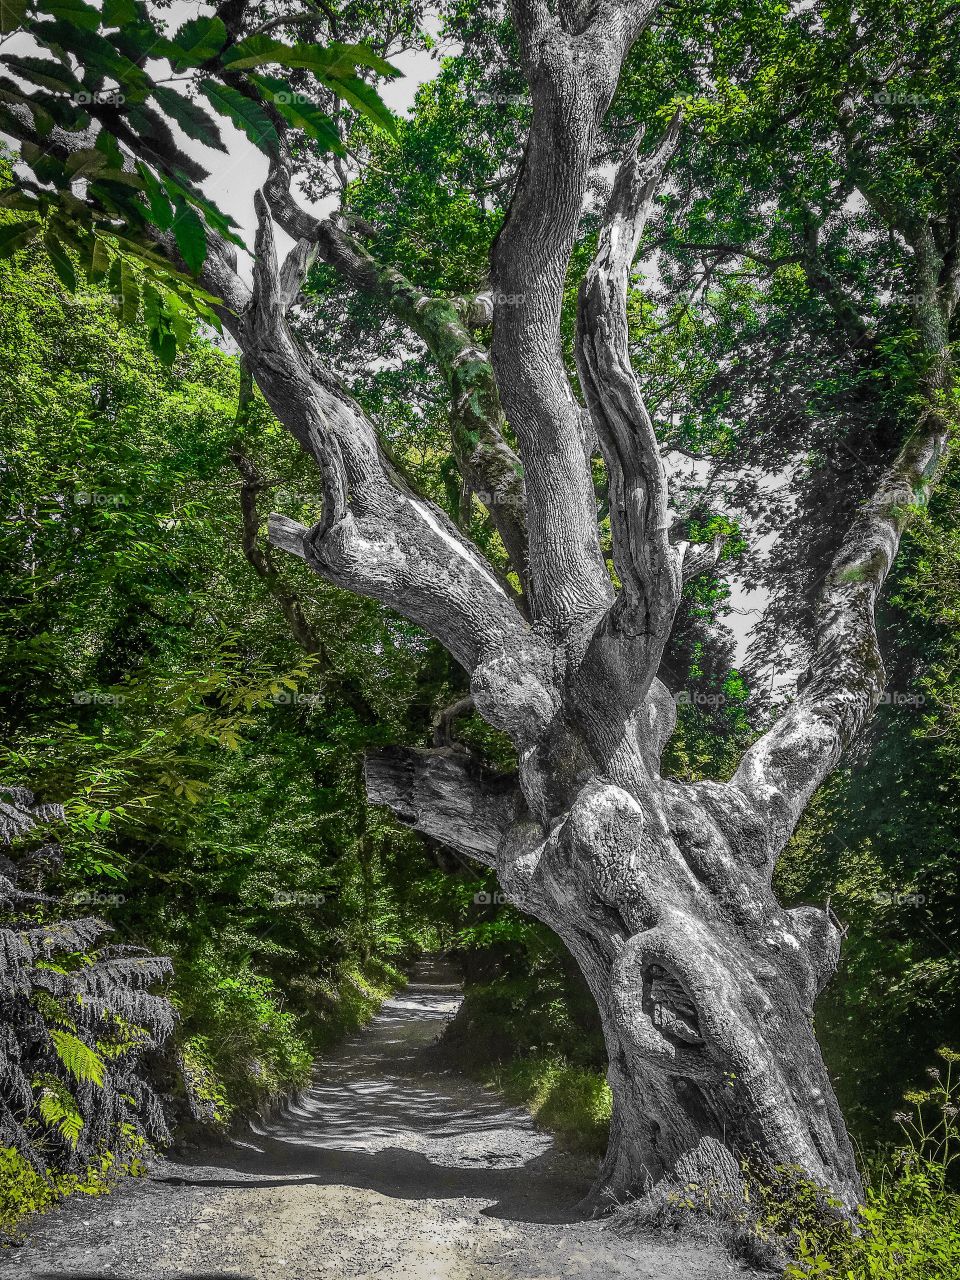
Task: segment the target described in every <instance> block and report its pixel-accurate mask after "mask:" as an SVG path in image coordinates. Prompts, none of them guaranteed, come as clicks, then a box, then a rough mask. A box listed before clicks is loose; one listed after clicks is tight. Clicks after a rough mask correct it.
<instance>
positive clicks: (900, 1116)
mask: <svg viewBox="0 0 960 1280" xmlns="http://www.w3.org/2000/svg"><path fill="white" fill-rule="evenodd" d="M939 1053H940V1057H941V1058H942V1059H943V1061H944V1063H945V1067H943V1068H941V1067H931V1068H930V1069H929V1072H928V1074H929V1077H930V1081H931V1084H930V1087H929V1088H928V1089H924V1090H916V1091H913V1092H911V1093H908V1094H907V1095H906V1096H905V1100H906V1102H907V1103H909V1104H910V1107H911V1110H909V1111H900V1112H897V1113H896V1115H895V1117H894V1118H895V1120H896V1122H897V1124H898V1125H899V1127H900V1130H901V1134H902V1139H901V1141H900V1143H899V1144H898V1145H897V1146H895V1147H893V1148H892V1149H891V1150H889V1151H887V1152H885V1153H881V1154H879V1155H878V1156H876V1157H875V1158H874V1159H873V1160H871V1161H869V1162H868V1165H867V1168H866V1170H865V1178H864V1181H865V1189H864V1201H863V1204H862V1205H861V1206H860V1207H859V1209H858V1211H857V1215H856V1217H855V1218H854V1220H853V1221H852V1222H851V1221H850V1220H849V1219H848V1217H847V1215H846V1214H845V1213H844V1212H843V1210H842V1206H841V1205H840V1203H839V1201H837V1200H835V1199H833V1198H832V1197H830V1196H829V1195H828V1194H826V1193H825V1192H824V1191H823V1190H822V1189H821V1188H819V1187H817V1186H815V1185H814V1184H812V1183H811V1182H810V1181H809V1180H808V1179H807V1178H805V1177H804V1176H803V1173H802V1171H801V1170H799V1169H796V1168H792V1167H779V1168H776V1169H774V1170H770V1171H766V1172H765V1173H762V1174H761V1173H758V1172H757V1171H756V1170H752V1169H751V1168H750V1167H749V1166H748V1165H747V1164H744V1166H743V1181H742V1184H741V1190H740V1191H739V1192H737V1193H736V1194H734V1193H731V1192H730V1191H729V1190H728V1189H727V1187H726V1186H724V1188H723V1189H722V1190H720V1191H718V1190H717V1189H715V1188H712V1187H709V1186H707V1187H705V1186H700V1185H694V1184H692V1183H691V1184H688V1185H687V1186H679V1187H676V1188H674V1189H673V1190H668V1191H667V1192H666V1193H664V1192H663V1190H662V1189H660V1188H655V1189H654V1191H653V1192H651V1194H650V1195H648V1196H646V1197H644V1198H642V1199H641V1200H638V1201H635V1202H632V1203H628V1204H626V1205H623V1206H621V1208H620V1209H619V1211H618V1214H617V1228H618V1230H619V1231H621V1232H622V1233H623V1234H626V1235H633V1234H638V1233H640V1232H649V1231H652V1230H656V1231H659V1232H662V1231H664V1230H672V1231H673V1232H676V1233H678V1234H679V1233H690V1234H694V1235H699V1236H706V1237H708V1238H713V1239H716V1240H719V1241H722V1242H723V1243H724V1244H726V1245H727V1247H728V1248H729V1249H730V1251H731V1252H732V1253H734V1254H736V1255H737V1256H739V1257H740V1258H741V1259H743V1260H744V1261H747V1262H750V1263H752V1264H754V1265H761V1266H767V1267H770V1268H771V1269H774V1270H777V1271H779V1272H780V1273H781V1274H782V1275H783V1276H784V1277H785V1280H957V1277H958V1276H960V1194H958V1191H957V1183H956V1176H955V1169H954V1165H955V1162H956V1161H957V1159H958V1157H960V1129H958V1126H957V1115H958V1109H960V1108H958V1104H960V1072H958V1069H957V1068H958V1064H960V1054H958V1053H955V1052H954V1051H952V1050H950V1049H946V1048H944V1049H941V1050H939Z"/></svg>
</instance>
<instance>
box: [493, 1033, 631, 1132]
mask: <svg viewBox="0 0 960 1280" xmlns="http://www.w3.org/2000/svg"><path fill="white" fill-rule="evenodd" d="M488 1083H489V1084H491V1085H493V1086H494V1087H495V1088H497V1089H499V1090H500V1091H501V1093H503V1094H504V1096H505V1097H506V1098H508V1099H509V1100H510V1101H511V1102H514V1103H518V1104H520V1105H521V1106H525V1107H527V1109H528V1110H529V1111H530V1112H531V1114H532V1115H533V1117H534V1118H535V1119H536V1120H537V1121H538V1123H539V1124H541V1125H543V1127H544V1128H545V1129H549V1130H550V1131H551V1133H554V1134H555V1135H556V1137H557V1140H558V1145H559V1146H561V1147H563V1148H564V1149H566V1150H568V1151H582V1152H584V1153H585V1154H589V1155H596V1156H602V1155H603V1153H604V1151H605V1150H606V1146H607V1136H608V1133H609V1128H610V1108H611V1103H612V1096H611V1093H610V1086H609V1085H608V1084H607V1082H606V1080H605V1079H604V1077H603V1076H602V1075H601V1074H600V1073H599V1072H597V1071H595V1070H591V1069H589V1068H586V1067H578V1066H575V1065H574V1064H572V1063H570V1062H568V1061H566V1060H565V1059H564V1058H542V1057H532V1058H521V1059H518V1060H517V1061H514V1062H511V1063H508V1064H506V1065H504V1066H501V1067H499V1068H498V1069H497V1070H496V1071H495V1072H494V1073H493V1075H492V1076H490V1077H489V1078H488Z"/></svg>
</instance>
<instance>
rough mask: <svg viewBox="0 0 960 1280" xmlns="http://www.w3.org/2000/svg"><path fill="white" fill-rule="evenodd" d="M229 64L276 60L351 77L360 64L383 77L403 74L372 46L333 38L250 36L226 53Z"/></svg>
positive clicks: (243, 67) (245, 65)
mask: <svg viewBox="0 0 960 1280" xmlns="http://www.w3.org/2000/svg"><path fill="white" fill-rule="evenodd" d="M223 62H224V65H225V66H230V67H231V69H233V70H236V71H241V70H246V69H248V68H250V67H256V66H265V65H267V64H268V63H275V64H276V65H277V66H280V67H290V68H301V69H303V70H305V71H313V72H314V73H315V74H316V75H319V76H334V77H336V78H340V77H341V76H351V75H353V74H354V73H355V72H356V69H357V67H370V69H371V70H373V71H376V72H378V73H379V74H380V75H383V76H389V77H391V78H392V77H394V76H399V75H400V74H401V72H400V71H399V69H398V68H397V67H394V66H391V64H390V63H389V62H386V61H384V59H383V58H381V57H380V55H379V54H377V53H375V52H374V51H373V49H371V48H370V46H369V45H365V44H341V43H339V41H336V40H334V41H332V42H331V43H330V44H328V45H319V44H306V43H297V44H293V45H288V44H284V42H283V41H282V40H274V39H272V38H271V37H269V36H249V37H248V38H247V39H246V40H242V41H241V42H240V43H239V44H236V45H234V46H233V47H232V48H231V49H228V50H227V52H226V53H225V54H224V55H223Z"/></svg>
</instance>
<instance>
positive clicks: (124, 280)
mask: <svg viewBox="0 0 960 1280" xmlns="http://www.w3.org/2000/svg"><path fill="white" fill-rule="evenodd" d="M139 310H140V284H139V281H138V280H137V274H136V272H135V271H134V269H133V267H131V266H130V264H129V263H128V262H126V261H124V260H123V259H121V260H120V317H121V319H122V320H123V322H124V324H133V323H134V321H135V320H136V318H137V312H138V311H139Z"/></svg>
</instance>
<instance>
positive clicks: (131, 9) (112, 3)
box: [103, 0, 137, 27]
mask: <svg viewBox="0 0 960 1280" xmlns="http://www.w3.org/2000/svg"><path fill="white" fill-rule="evenodd" d="M136 17H137V6H136V3H135V0H104V4H103V25H104V26H105V27H123V26H126V25H127V23H130V22H133V21H134V20H135V19H136Z"/></svg>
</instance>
